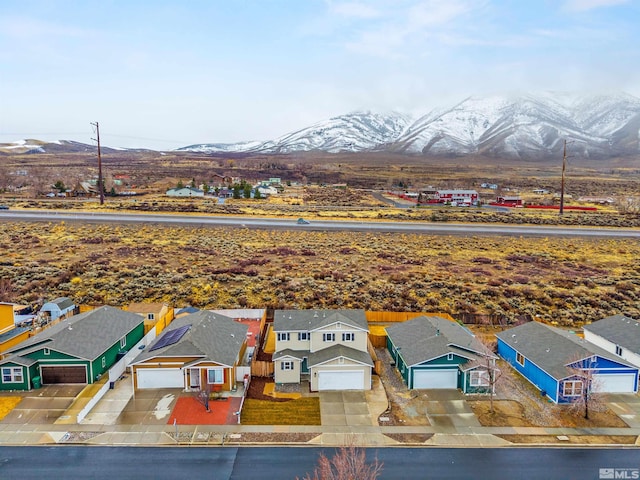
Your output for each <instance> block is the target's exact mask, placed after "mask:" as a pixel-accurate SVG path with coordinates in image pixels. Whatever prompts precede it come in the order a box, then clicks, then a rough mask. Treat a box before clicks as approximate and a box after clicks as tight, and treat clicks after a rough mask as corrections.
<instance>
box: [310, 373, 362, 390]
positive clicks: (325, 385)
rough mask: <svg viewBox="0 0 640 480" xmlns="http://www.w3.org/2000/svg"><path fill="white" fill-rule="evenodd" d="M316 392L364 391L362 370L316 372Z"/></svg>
mask: <svg viewBox="0 0 640 480" xmlns="http://www.w3.org/2000/svg"><path fill="white" fill-rule="evenodd" d="M318 390H364V372H363V371H362V370H349V371H344V370H332V371H330V370H325V371H321V372H318Z"/></svg>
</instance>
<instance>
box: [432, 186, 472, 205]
mask: <svg viewBox="0 0 640 480" xmlns="http://www.w3.org/2000/svg"><path fill="white" fill-rule="evenodd" d="M478 199H479V197H478V192H476V191H475V190H435V191H433V192H432V193H428V192H427V191H424V192H422V195H421V200H420V202H421V203H446V204H451V205H477V204H478Z"/></svg>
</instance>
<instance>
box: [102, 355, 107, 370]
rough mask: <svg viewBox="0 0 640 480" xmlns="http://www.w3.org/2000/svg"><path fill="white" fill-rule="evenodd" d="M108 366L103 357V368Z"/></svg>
mask: <svg viewBox="0 0 640 480" xmlns="http://www.w3.org/2000/svg"><path fill="white" fill-rule="evenodd" d="M106 366H107V359H106V358H104V357H102V368H104V367H106Z"/></svg>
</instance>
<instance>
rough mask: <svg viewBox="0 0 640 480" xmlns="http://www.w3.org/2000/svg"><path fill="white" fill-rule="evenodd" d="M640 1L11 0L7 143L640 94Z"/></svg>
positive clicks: (153, 139) (121, 140) (173, 143)
mask: <svg viewBox="0 0 640 480" xmlns="http://www.w3.org/2000/svg"><path fill="white" fill-rule="evenodd" d="M639 25H640V1H638V0H360V1H357V0H356V1H341V0H191V1H177V0H176V1H163V0H154V1H142V0H128V1H127V0H101V1H80V0H78V1H70V0H69V1H65V0H56V1H54V0H40V1H31V0H2V1H0V142H2V141H13V140H18V139H21V138H27V137H29V138H39V139H46V140H51V139H73V140H78V141H82V142H87V143H90V142H91V140H90V138H91V137H92V136H93V133H92V129H91V126H90V125H89V122H94V121H99V122H100V127H101V128H100V130H101V137H102V139H103V143H104V144H105V145H110V146H123V147H148V148H156V149H173V148H178V147H180V146H185V145H188V144H192V143H200V142H235V141H241V140H266V139H271V138H274V137H277V136H280V135H283V134H285V133H288V132H290V131H293V130H296V129H298V128H302V127H306V126H308V125H310V124H312V123H315V122H316V121H320V120H324V119H327V118H330V117H331V116H335V115H340V114H343V113H348V112H350V111H354V110H373V111H379V112H384V111H390V110H396V111H400V112H405V113H409V114H412V115H421V114H425V113H427V112H428V111H429V110H431V109H432V108H435V107H438V106H441V105H447V104H453V103H454V102H458V101H460V100H463V99H464V98H466V97H467V96H470V95H485V94H494V93H498V94H501V93H513V92H532V91H542V90H555V91H570V92H574V93H580V92H608V91H625V92H627V93H630V94H633V95H636V96H640V48H639V47H638V46H639V45H640V27H639Z"/></svg>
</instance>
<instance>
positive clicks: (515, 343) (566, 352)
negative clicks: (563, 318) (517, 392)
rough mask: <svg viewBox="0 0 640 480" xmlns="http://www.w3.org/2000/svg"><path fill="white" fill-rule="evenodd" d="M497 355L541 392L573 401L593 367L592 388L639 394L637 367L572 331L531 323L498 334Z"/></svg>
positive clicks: (553, 398) (559, 398) (558, 401)
mask: <svg viewBox="0 0 640 480" xmlns="http://www.w3.org/2000/svg"><path fill="white" fill-rule="evenodd" d="M496 337H497V338H498V355H500V356H501V357H502V358H504V359H505V360H506V361H507V362H509V364H510V365H511V366H512V367H513V368H515V369H516V370H517V371H518V372H519V373H520V374H522V376H524V377H525V378H526V379H527V380H529V382H531V383H532V384H533V385H535V386H536V387H537V388H538V389H539V390H540V392H541V394H542V395H545V396H547V397H548V398H549V399H550V400H551V401H553V402H555V403H570V402H572V401H573V399H574V398H575V397H579V396H580V395H581V394H582V389H583V388H589V387H588V386H585V385H584V383H585V381H586V378H585V377H584V376H581V375H580V372H581V371H586V370H591V371H592V373H593V375H592V376H591V379H592V385H591V388H592V389H593V390H594V391H596V392H601V393H637V391H638V367H635V366H633V365H631V364H630V363H628V362H626V361H624V360H622V359H620V358H616V356H615V355H613V354H611V353H609V352H607V351H605V350H603V349H601V348H599V347H597V346H595V345H592V344H590V343H589V342H586V341H585V340H583V339H582V338H580V337H578V336H577V335H575V334H573V333H569V332H566V331H563V330H560V329H558V328H554V327H551V326H548V325H544V324H542V323H538V322H530V323H526V324H524V325H520V326H518V327H515V328H512V329H510V330H506V331H504V332H501V333H499V334H497V335H496Z"/></svg>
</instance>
